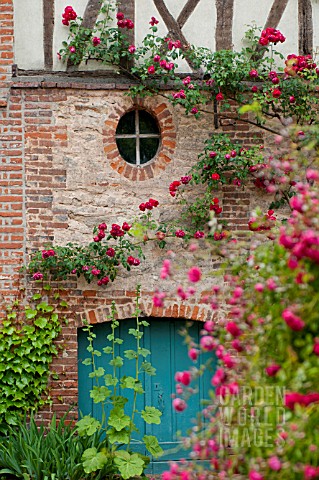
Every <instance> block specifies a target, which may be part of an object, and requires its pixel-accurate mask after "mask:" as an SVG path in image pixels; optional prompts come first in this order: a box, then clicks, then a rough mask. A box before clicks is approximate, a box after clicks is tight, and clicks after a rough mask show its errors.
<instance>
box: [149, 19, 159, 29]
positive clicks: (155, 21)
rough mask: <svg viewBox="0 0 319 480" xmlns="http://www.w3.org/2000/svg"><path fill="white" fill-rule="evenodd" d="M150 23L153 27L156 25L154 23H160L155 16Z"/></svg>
mask: <svg viewBox="0 0 319 480" xmlns="http://www.w3.org/2000/svg"><path fill="white" fill-rule="evenodd" d="M149 23H150V25H151V26H152V27H154V25H157V24H158V20H156V18H155V17H151V21H150V22H149Z"/></svg>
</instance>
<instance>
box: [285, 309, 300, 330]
mask: <svg viewBox="0 0 319 480" xmlns="http://www.w3.org/2000/svg"><path fill="white" fill-rule="evenodd" d="M281 316H282V318H283V319H284V321H285V322H286V324H287V325H288V327H289V328H291V330H294V331H295V332H298V331H299V330H302V329H303V328H304V326H305V322H304V321H303V320H302V319H301V318H300V317H298V316H297V315H295V314H294V313H293V312H292V311H291V310H289V308H286V309H285V310H284V311H283V312H282V314H281Z"/></svg>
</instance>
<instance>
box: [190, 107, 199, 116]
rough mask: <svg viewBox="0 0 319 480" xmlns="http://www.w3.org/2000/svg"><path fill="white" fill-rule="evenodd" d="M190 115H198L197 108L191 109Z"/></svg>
mask: <svg viewBox="0 0 319 480" xmlns="http://www.w3.org/2000/svg"><path fill="white" fill-rule="evenodd" d="M191 113H192V114H193V115H196V113H198V108H196V107H193V108H192V109H191Z"/></svg>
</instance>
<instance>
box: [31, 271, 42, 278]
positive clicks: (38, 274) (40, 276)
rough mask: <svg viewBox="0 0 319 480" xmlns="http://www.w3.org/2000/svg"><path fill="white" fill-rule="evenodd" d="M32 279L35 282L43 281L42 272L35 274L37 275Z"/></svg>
mask: <svg viewBox="0 0 319 480" xmlns="http://www.w3.org/2000/svg"><path fill="white" fill-rule="evenodd" d="M32 278H33V280H42V278H43V274H42V273H41V272H35V273H34V274H33V275H32Z"/></svg>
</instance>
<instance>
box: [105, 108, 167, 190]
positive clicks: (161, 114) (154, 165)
mask: <svg viewBox="0 0 319 480" xmlns="http://www.w3.org/2000/svg"><path fill="white" fill-rule="evenodd" d="M134 108H140V109H145V110H146V111H148V112H149V113H151V114H152V115H153V116H154V117H155V118H156V120H157V122H158V125H159V129H160V135H161V141H160V146H159V149H158V152H157V154H156V155H155V157H154V158H153V159H152V160H151V161H150V162H148V163H147V164H145V165H140V166H135V165H130V164H129V163H127V162H126V161H125V160H124V159H123V158H122V157H121V155H120V153H119V151H118V148H117V145H116V139H115V134H116V129H117V126H118V122H119V120H120V118H121V117H122V116H123V115H124V114H125V113H126V112H127V111H129V109H126V110H125V109H124V108H123V109H121V108H120V107H119V108H118V109H117V111H118V118H117V119H114V118H112V119H107V120H106V121H105V131H104V135H103V144H104V153H105V155H106V158H107V160H108V161H109V165H110V167H111V168H112V169H113V170H115V171H116V172H117V173H118V174H120V175H121V176H123V177H126V178H128V179H130V180H133V181H145V180H148V179H151V178H153V177H155V176H157V175H160V174H161V173H162V172H163V170H165V168H166V166H167V165H168V164H169V163H170V162H171V161H172V156H173V154H174V151H175V147H176V130H175V126H174V123H173V118H172V114H171V112H170V110H169V106H168V104H167V103H165V102H163V101H162V99H160V101H159V103H158V105H156V106H155V107H153V106H152V105H149V104H148V102H147V99H140V100H139V101H138V102H136V103H134V104H132V109H134Z"/></svg>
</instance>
